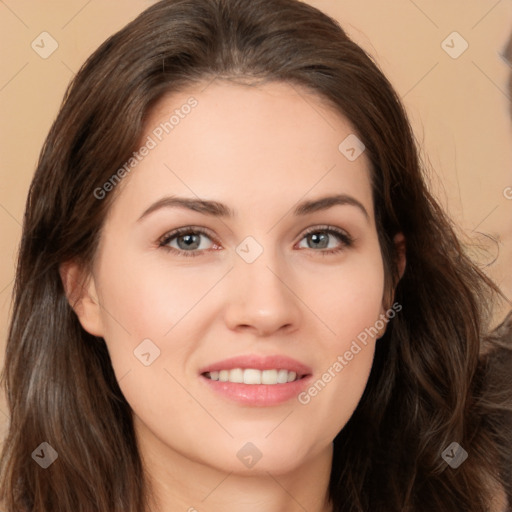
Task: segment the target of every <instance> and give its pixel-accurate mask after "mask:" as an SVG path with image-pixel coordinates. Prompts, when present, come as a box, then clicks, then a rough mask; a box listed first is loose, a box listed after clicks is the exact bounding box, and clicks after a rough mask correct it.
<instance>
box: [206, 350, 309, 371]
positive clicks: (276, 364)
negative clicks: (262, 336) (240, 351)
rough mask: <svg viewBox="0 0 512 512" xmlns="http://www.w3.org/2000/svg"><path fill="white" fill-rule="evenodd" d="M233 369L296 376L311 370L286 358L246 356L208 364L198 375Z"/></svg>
mask: <svg viewBox="0 0 512 512" xmlns="http://www.w3.org/2000/svg"><path fill="white" fill-rule="evenodd" d="M233 368H242V369H246V368H254V369H256V370H274V369H276V370H288V371H289V372H295V373H296V374H297V375H309V374H311V373H312V369H311V368H310V367H309V366H306V365H305V364H302V363H299V361H296V360H295V359H292V358H291V357H288V356H279V355H278V356H258V355H247V356H238V357H231V358H229V359H224V360H223V361H218V362H216V363H212V364H209V365H208V366H205V367H204V368H201V369H200V370H199V373H206V372H216V371H220V370H232V369H233Z"/></svg>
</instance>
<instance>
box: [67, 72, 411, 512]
mask: <svg viewBox="0 0 512 512" xmlns="http://www.w3.org/2000/svg"><path fill="white" fill-rule="evenodd" d="M205 85H206V84H202V85H201V86H200V87H199V86H198V87H195V88H190V89H188V90H187V91H186V92H183V93H179V94H174V95H171V96H168V97H166V98H164V99H163V100H162V101H161V102H160V103H159V104H158V105H157V107H156V108H155V109H154V110H153V111H152V113H151V116H150V118H149V119H148V122H147V132H146V133H145V134H144V136H143V137H142V139H141V140H143V141H144V140H145V139H146V137H147V135H151V133H152V130H153V129H154V128H155V127H157V126H158V125H159V124H160V123H161V122H162V121H164V120H167V119H168V118H169V116H170V114H172V112H173V110H174V109H176V108H179V107H180V106H181V105H183V104H185V103H186V101H187V99H188V98H189V97H190V96H191V95H193V96H194V98H196V99H197V101H198V105H197V107H195V108H194V109H193V110H192V111H191V113H190V114H189V115H188V116H186V117H185V118H183V119H181V120H180V124H179V125H178V126H176V127H175V128H174V130H173V131H172V133H170V134H169V135H167V136H165V137H164V138H163V140H162V141H161V142H159V144H158V145H157V147H155V148H154V149H152V150H151V151H150V152H149V155H148V156H146V157H145V158H144V159H143V161H142V162H141V163H139V164H138V165H137V167H136V169H135V170H134V171H133V172H131V174H130V175H129V176H128V177H126V178H124V180H123V182H122V184H121V185H120V186H119V189H118V190H116V191H115V193H116V194H117V197H116V200H115V202H114V203H113V206H112V207H111V209H110V211H109V214H108V216H107V219H106V221H105V224H104V228H103V231H102V236H101V240H100V244H99V247H98V251H97V254H96V258H95V261H94V265H93V271H92V273H91V274H90V275H86V276H84V275H82V274H81V269H80V268H79V267H77V266H76V265H74V264H73V263H70V264H69V265H67V266H66V267H65V272H63V279H64V282H65V286H66V289H67V290H68V292H69V294H70V295H71V294H72V293H73V292H72V290H73V283H75V282H78V281H80V280H81V279H83V280H84V282H85V286H84V287H83V288H82V289H81V292H80V297H79V300H78V301H77V302H74V308H75V311H76V312H77V315H78V317H79V319H80V321H81V323H82V326H83V327H84V328H85V329H86V330H87V331H88V332H90V333H92V334H95V335H97V336H102V337H103V338H104V339H105V342H106V344H107V346H108V350H109V352H110V355H111V358H112V364H113V368H114V371H115V373H116V376H117V378H118V380H119V384H120V387H121V389H122V391H123V393H124V395H125V397H126V399H127V401H128V402H129V403H130V405H131V407H132V409H133V412H134V424H135V428H136V432H137V437H138V439H139V442H140V452H141V455H142V458H143V461H144V463H145V465H146V468H147V472H148V475H149V478H150V480H151V482H152V484H153V487H154V510H158V511H175V510H176V511H178V510H180V511H184V510H190V511H192V510H200V511H218V510H223V511H227V512H230V511H235V510H236V511H239V510H244V511H247V512H250V511H258V512H259V511H261V510H266V511H268V512H277V511H282V510H289V511H295V510H304V509H306V510H308V511H309V512H316V511H318V512H319V511H328V510H331V506H330V505H329V503H328V501H327V485H328V479H329V472H330V467H331V463H332V441H333V439H334V437H335V436H336V434H337V433H338V432H339V431H340V430H341V429H342V428H343V426H344V425H345V424H346V422H347V421H348V419H349V418H350V416H351V415H352V413H353V411H354V409H355V407H356V406H357V403H358V402H359V400H360V398H361V395H362V393H363V391H364V388H365V386H366V383H367V379H368V375H369V372H370V369H371V366H372V358H373V354H374V347H375V343H377V342H378V341H377V339H376V338H378V337H379V336H380V335H382V333H383V330H381V331H379V334H378V335H377V336H375V338H373V339H370V340H369V341H368V343H367V345H366V346H365V347H364V348H363V350H361V351H360V352H359V353H358V354H357V355H355V356H354V358H353V359H352V360H351V361H350V362H348V364H347V365H346V366H345V367H344V368H343V370H342V371H341V372H339V373H337V374H336V376H335V377H334V378H332V380H331V381H330V382H329V383H328V384H327V385H326V386H325V388H324V389H323V390H322V391H321V392H319V393H318V394H317V396H314V397H312V398H311V400H310V401H309V403H307V404H306V405H303V404H301V403H299V401H298V400H297V399H295V398H294V399H292V400H289V401H288V402H286V403H284V404H281V405H274V406H269V407H254V406H249V405H242V404H239V403H236V402H233V401H231V400H229V399H226V398H224V397H220V396H218V395H217V394H215V393H213V392H212V391H211V390H210V389H209V388H208V387H207V386H205V385H204V383H203V382H201V380H200V378H199V373H198V372H199V369H200V368H201V367H203V366H205V365H206V364H209V363H212V362H215V361H219V360H222V359H225V358H228V357H233V356H237V355H242V354H243V355H245V354H262V355H274V354H284V355H287V356H290V357H293V358H295V359H297V360H299V361H301V362H303V363H305V364H307V365H309V366H310V367H311V368H312V369H313V376H314V380H317V379H318V378H320V377H321V375H322V374H323V373H324V372H325V371H326V370H327V369H328V368H329V367H332V365H333V364H334V363H335V362H336V360H337V357H338V356H339V355H342V354H344V353H345V352H346V351H347V350H348V349H349V347H350V346H351V343H352V341H353V340H354V339H356V337H357V336H358V334H360V333H361V332H362V331H364V329H365V328H367V327H370V326H373V325H374V324H375V322H376V321H377V320H378V319H379V315H381V314H383V313H384V312H385V310H386V309H387V307H389V305H384V304H383V297H384V270H383V262H382V256H381V252H380V247H379V243H378V237H377V231H376V226H375V221H374V210H373V203H372V195H371V187H370V166H369V160H368V159H367V157H366V155H365V153H363V154H362V155H361V156H360V157H359V158H357V159H356V160H355V161H353V162H351V161H349V160H348V159H347V158H346V157H345V156H344V155H343V154H342V153H341V152H340V151H339V150H338V145H339V144H340V142H341V141H343V140H344V139H345V137H347V136H348V135H349V134H352V133H354V129H353V128H352V126H351V125H350V123H349V122H348V121H347V120H346V119H345V118H343V117H342V116H340V115H339V114H338V113H337V112H336V111H334V110H333V109H332V107H329V106H328V105H327V104H326V103H325V102H323V101H322V100H321V99H320V98H318V97H317V96H314V95H312V94H311V93H307V92H306V91H304V90H302V89H300V88H298V87H291V86H290V85H286V84H281V83H270V84H266V85H258V86H248V85H239V84H233V83H230V82H226V81H220V80H217V81H215V82H213V83H211V84H210V85H208V86H207V87H206V88H205ZM333 192H336V193H343V194H347V195H350V196H352V197H353V198H355V199H356V200H357V201H359V202H360V203H361V204H362V205H363V207H364V209H365V210H366V212H367V214H368V217H366V216H365V215H364V213H363V212H362V210H361V209H360V208H358V207H356V206H353V205H336V206H333V207H332V208H329V209H327V210H324V211H317V212H314V213H311V214H308V215H306V216H295V215H293V208H294V207H295V206H296V203H297V202H299V201H303V200H306V199H316V198H319V197H322V196H326V195H332V194H333ZM169 195H178V196H186V197H191V198H198V197H199V198H202V199H210V200H216V201H219V202H222V203H224V204H226V205H227V206H229V207H230V208H231V209H233V210H234V211H235V212H236V215H235V217H234V218H232V219H228V218H226V219H221V218H215V217H212V216H208V215H205V214H203V213H200V212H193V211H189V210H186V209H179V208H161V209H159V210H156V211H154V212H153V213H151V214H149V215H147V216H145V217H144V218H143V219H142V220H140V221H139V220H138V219H139V217H140V216H141V215H142V213H143V212H144V211H145V210H146V209H147V208H148V207H149V206H150V205H152V204H153V203H154V202H155V201H158V200H159V199H161V198H162V197H164V196H169ZM323 225H332V226H334V227H337V228H339V229H341V230H344V231H345V232H347V233H348V234H349V235H350V236H351V237H352V238H353V239H354V242H353V244H352V245H350V246H345V245H344V244H343V242H342V241H341V240H339V239H338V238H337V237H336V236H335V235H333V234H331V235H328V236H329V246H328V248H337V247H339V248H341V249H342V250H341V251H340V252H338V253H336V254H322V252H324V251H326V250H328V249H325V248H318V247H316V246H315V244H314V242H312V241H311V236H305V235H304V232H305V230H306V229H307V228H310V227H317V226H319V231H320V233H323V231H322V229H321V227H322V226H323ZM184 226H199V227H204V228H206V229H207V230H209V231H210V233H211V234H212V237H210V238H209V237H208V236H205V235H201V238H200V240H201V246H200V249H194V250H195V251H196V252H201V251H202V253H201V254H200V255H199V256H197V257H194V258H192V257H186V256H183V255H179V254H176V253H173V252H169V251H168V250H166V249H165V248H163V247H159V246H158V240H159V239H160V238H161V237H162V236H163V235H165V234H166V233H168V232H170V231H171V230H173V229H176V228H180V227H184ZM247 236H252V237H253V238H254V239H255V240H256V241H257V242H258V243H259V244H260V246H261V247H262V248H263V252H262V254H261V255H260V256H259V257H258V258H257V259H256V260H255V261H254V262H253V263H247V262H246V261H244V259H242V258H241V257H240V256H239V255H238V254H237V252H236V248H237V246H238V245H239V244H240V243H241V242H242V241H243V240H244V239H245V238H246V237H247ZM401 242H403V238H401V237H397V239H396V243H397V246H399V244H400V243H401ZM317 243H318V242H317ZM170 245H171V246H172V247H174V248H175V249H178V248H181V249H182V250H185V249H183V247H184V246H185V245H186V244H184V243H183V241H182V243H181V244H180V245H178V240H177V239H176V238H175V239H174V241H172V242H170ZM215 247H217V250H213V249H212V248H215ZM189 250H190V249H189ZM401 258H402V259H401V267H402V271H403V265H404V257H403V253H402V256H401ZM384 329H385V328H384ZM146 338H149V339H151V340H152V342H153V343H154V344H155V345H156V346H158V348H159V350H160V356H159V357H158V358H157V359H155V360H154V362H153V363H152V364H151V365H150V366H144V365H143V364H142V363H141V362H139V360H138V359H137V358H135V357H134V353H133V351H134V349H136V347H137V346H138V345H139V344H140V343H141V342H142V340H144V339H146ZM247 442H251V443H253V444H254V445H255V446H256V447H257V448H258V450H259V451H260V452H261V454H262V456H261V459H260V460H259V461H258V462H257V464H256V465H254V466H253V467H252V468H247V467H246V466H245V465H244V464H242V463H241V461H240V460H239V458H238V457H237V456H236V454H237V452H238V451H239V450H240V449H241V448H242V447H243V446H244V445H245V444H246V443H247Z"/></svg>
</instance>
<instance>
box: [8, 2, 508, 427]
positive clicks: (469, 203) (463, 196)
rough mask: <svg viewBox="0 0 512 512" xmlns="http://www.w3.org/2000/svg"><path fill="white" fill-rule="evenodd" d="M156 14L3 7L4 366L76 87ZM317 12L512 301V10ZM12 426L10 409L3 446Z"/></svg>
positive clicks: (113, 6)
mask: <svg viewBox="0 0 512 512" xmlns="http://www.w3.org/2000/svg"><path fill="white" fill-rule="evenodd" d="M248 1H250V0H248ZM269 1H271V0H269ZM151 3H153V2H150V1H147V0H146V1H144V0H124V1H123V2H114V1H105V0H103V1H100V0H89V1H87V0H66V1H64V0H60V1H57V0H45V1H42V0H0V47H1V48H2V66H1V68H0V112H1V118H0V119H1V122H0V130H1V131H0V151H1V154H0V162H1V165H0V228H1V238H0V258H1V264H0V354H2V355H1V356H0V363H1V362H2V361H3V352H4V344H5V338H6V334H7V326H8V317H9V311H10V300H11V292H12V285H13V278H14V265H15V258H16V252H17V248H18V244H19V240H20V236H21V222H22V217H23V210H24V202H25V197H26V193H27V190H28V186H29V183H30V180H31V177H32V175H33V172H34V169H35V165H36V161H37V157H38V153H39V151H40V148H41V146H42V144H43V141H44V138H45V136H46V134H47V132H48V129H49V128H50V124H51V122H52V120H53V119H54V117H55V115H56V113H57V110H58V107H59V104H60V102H61V99H62V96H63V93H64V90H65V88H66V85H67V84H68V82H69V80H70V79H71V78H72V76H73V74H74V73H75V72H76V71H77V70H78V69H79V67H80V65H81V64H82V63H83V62H84V60H85V59H86V57H87V56H88V55H89V54H90V53H92V51H93V50H94V49H95V48H97V46H98V45H99V44H100V43H101V42H102V41H103V40H104V39H105V38H106V37H107V36H109V35H111V34H112V33H113V32H115V31H116V30H118V29H119V28H121V27H122V26H124V25H125V24H126V23H127V22H128V21H129V20H131V19H132V18H133V17H135V16H136V15H137V14H138V13H139V12H141V11H142V10H143V9H144V8H145V7H147V6H149V5H150V4H151ZM309 3H311V4H312V5H314V6H316V7H318V8H320V9H322V10H323V11H325V12H327V13H328V14H330V15H331V16H333V17H335V18H336V19H338V20H339V21H340V22H341V24H342V26H343V27H344V28H345V29H346V30H347V32H348V33H349V35H351V36H352V37H353V38H354V39H355V40H356V41H357V42H358V43H359V44H361V45H362V46H363V47H364V48H365V49H366V50H368V51H369V52H370V53H371V54H372V55H373V56H374V57H375V59H376V60H377V62H378V63H379V65H380V66H381V68H382V69H383V71H384V72H385V73H386V74H387V76H388V78H389V79H390V80H391V82H392V83H393V85H394V86H395V87H396V89H397V91H398V93H399V94H400V96H401V97H402V99H403V101H404V103H405V106H406V108H407V110H408V112H409V114H410V117H411V121H412V123H413V127H414V129H415V132H416V136H417V138H418V140H419V141H421V144H422V148H423V153H424V157H425V158H428V160H429V161H430V164H431V169H432V170H431V173H432V187H433V189H434V191H435V193H436V195H437V196H438V198H439V200H440V201H441V203H442V204H443V205H444V206H445V208H446V209H447V210H448V211H449V213H450V214H451V216H452V218H453V219H454V221H455V222H456V224H457V225H458V226H460V227H461V230H463V231H464V233H466V234H467V235H469V236H471V237H473V238H475V239H476V240H477V241H481V242H485V241H486V240H488V239H487V238H486V237H485V236H483V235H482V234H481V233H485V234H488V235H491V236H494V237H495V238H496V239H498V240H499V243H500V246H499V257H498V259H497V260H496V261H495V262H494V263H493V264H492V265H490V266H488V267H487V268H486V270H487V272H488V273H489V275H491V276H492V277H493V278H494V279H495V280H496V281H497V282H498V283H499V284H500V285H501V286H502V288H503V291H504V292H505V294H506V295H507V297H509V298H512V273H511V272H510V268H512V267H511V265H512V189H508V188H507V187H512V140H511V132H512V121H511V119H510V117H509V92H508V84H507V80H508V74H509V72H510V71H511V69H510V67H509V65H508V64H507V63H506V62H505V61H504V60H503V59H502V58H501V57H500V53H501V52H502V51H503V49H504V47H505V45H506V43H507V41H508V37H509V32H510V31H511V29H512V2H510V0H497V1H496V0H448V1H446V0H430V1H427V0H414V1H413V0H387V1H386V2H383V1H382V0H364V1H361V0H311V1H310V2H309ZM384 4H385V5H384ZM454 31H456V32H458V33H459V34H460V35H461V36H462V38H463V39H464V40H465V41H467V43H468V45H469V46H468V48H467V50H466V51H465V52H464V53H462V54H461V55H460V56H459V57H458V58H456V59H454V58H452V57H450V56H449V55H448V54H447V53H446V52H445V51H444V49H443V47H442V42H443V41H444V40H445V39H446V38H447V36H449V34H451V33H452V32H454ZM42 32H48V33H49V34H51V36H52V37H53V38H54V39H55V40H56V41H57V43H58V49H57V50H56V51H55V52H54V53H53V54H52V55H51V56H50V57H48V58H47V59H43V58H41V57H40V56H39V55H38V54H37V53H36V52H35V51H34V50H33V49H32V47H31V43H32V41H34V40H36V42H37V41H39V40H40V39H39V38H38V36H39V35H40V34H41V33H42ZM448 44H449V45H453V46H454V50H457V49H458V48H460V42H457V40H454V42H453V43H452V42H451V39H450V38H448ZM507 190H509V192H510V194H508V197H509V199H507V197H506V195H507V194H506V191H507ZM496 252H497V249H496V247H495V246H494V245H490V246H489V252H488V253H487V254H485V253H484V254H483V255H482V254H481V256H480V258H481V260H482V261H483V262H484V263H485V262H491V261H492V260H493V259H494V256H495V255H496ZM6 424H7V409H6V406H5V402H4V401H3V398H0V434H1V433H2V432H4V431H5V427H6Z"/></svg>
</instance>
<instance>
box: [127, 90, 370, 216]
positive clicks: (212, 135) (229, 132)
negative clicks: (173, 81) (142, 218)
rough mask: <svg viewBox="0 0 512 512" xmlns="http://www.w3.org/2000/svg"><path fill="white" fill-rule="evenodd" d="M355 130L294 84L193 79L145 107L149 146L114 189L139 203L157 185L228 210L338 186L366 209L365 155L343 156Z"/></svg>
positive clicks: (290, 200)
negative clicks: (225, 205) (192, 83)
mask: <svg viewBox="0 0 512 512" xmlns="http://www.w3.org/2000/svg"><path fill="white" fill-rule="evenodd" d="M355 137H357V134H356V133H355V130H354V128H353V126H352V125H351V123H350V122H349V121H348V120H347V119H346V118H345V117H343V116H342V115H341V114H340V113H339V112H338V111H337V110H335V109H334V108H333V107H332V106H330V105H329V104H328V102H327V101H326V100H324V99H322V98H321V97H319V96H317V95H315V94H313V93H311V92H308V91H307V90H305V89H303V88H301V87H299V86H297V85H290V84H286V83H277V82H274V83H267V84H264V85H241V84H234V83H231V82H227V81H222V80H215V81H213V82H211V83H202V84H196V85H195V86H194V87H190V88H188V89H187V90H184V91H182V92H179V93H173V94H170V95H167V96H165V97H163V98H162V99H161V100H160V101H159V102H158V103H157V104H156V106H155V107H154V108H153V109H152V111H151V112H150V115H149V116H148V118H147V121H146V124H145V130H144V134H143V136H142V137H141V143H140V144H141V146H142V145H147V146H148V147H149V146H151V149H150V150H149V151H145V153H146V156H144V157H143V158H141V159H140V161H139V162H137V164H136V166H134V168H133V171H131V172H130V173H129V176H128V179H127V181H128V183H123V189H125V190H123V192H122V194H121V196H125V199H130V201H131V202H132V203H133V202H140V203H141V204H142V203H148V202H149V201H154V200H155V199H158V196H162V195H165V194H177V195H187V196H190V197H194V196H195V197H201V198H212V199H218V200H222V202H225V203H228V204H229V205H230V206H231V207H232V208H233V210H235V211H237V210H238V208H242V207H249V206H253V207H256V208H260V209H261V207H262V206H264V207H266V208H270V207H271V206H272V205H273V204H276V205H282V204H283V203H286V204H289V206H290V207H291V206H292V205H293V204H294V203H295V202H297V201H299V200H300V199H301V198H304V197H314V196H318V195H322V194H325V193H334V192H339V193H348V194H353V195H357V196H358V199H359V200H360V201H361V202H363V203H365V204H366V207H367V209H368V211H369V213H372V212H373V210H372V204H371V202H372V201H371V187H370V176H369V173H370V165H369V160H368V159H367V157H366V155H365V153H364V152H363V153H362V154H361V155H360V156H359V157H358V158H356V159H351V158H347V153H346V147H347V144H348V146H350V145H352V146H354V141H357V139H355ZM347 140H348V143H346V142H345V141H347ZM340 145H341V146H340ZM355 149H356V150H358V148H357V146H356V147H355ZM349 156H350V153H349ZM125 185H126V186H125ZM135 195H136V197H135ZM121 199H122V198H121Z"/></svg>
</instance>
